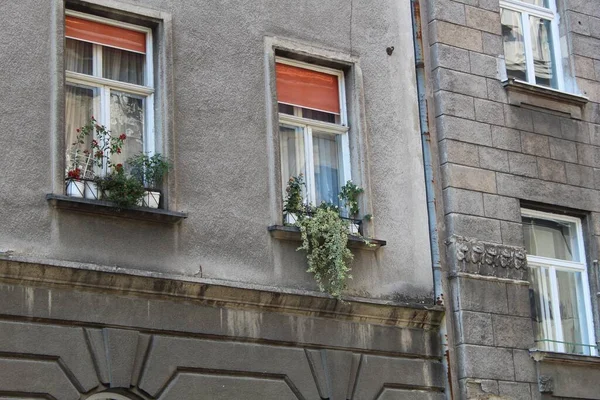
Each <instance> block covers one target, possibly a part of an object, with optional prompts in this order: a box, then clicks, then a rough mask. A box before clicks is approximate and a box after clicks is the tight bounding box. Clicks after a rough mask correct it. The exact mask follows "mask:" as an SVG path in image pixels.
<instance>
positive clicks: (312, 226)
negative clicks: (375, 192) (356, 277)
mask: <svg viewBox="0 0 600 400" xmlns="http://www.w3.org/2000/svg"><path fill="white" fill-rule="evenodd" d="M304 184H305V183H304V179H303V176H302V175H299V176H295V177H291V178H290V180H289V181H288V185H287V188H286V194H287V197H286V199H285V202H284V213H285V214H294V215H296V216H297V218H296V220H295V222H294V225H296V226H298V227H299V228H300V233H301V235H302V245H301V246H300V247H299V248H298V250H304V251H306V258H307V261H308V270H307V272H310V273H312V274H313V276H314V278H315V280H316V282H317V284H318V285H319V289H320V290H321V291H323V292H326V293H329V294H330V295H332V296H333V297H335V298H338V299H339V298H340V296H341V294H342V291H343V290H344V289H345V288H346V282H347V280H348V279H352V275H350V271H351V268H350V263H351V262H352V260H353V259H354V256H353V254H352V252H351V251H350V250H349V249H348V234H349V232H350V223H351V222H350V220H348V219H344V218H342V217H341V216H340V209H339V207H337V206H336V205H333V204H326V203H323V204H321V205H320V206H319V207H316V208H315V207H312V206H310V205H306V204H304V202H303V198H302V187H303V186H304ZM363 192H364V190H363V189H362V188H360V187H358V186H357V185H354V184H353V183H352V182H351V181H348V182H347V183H346V185H344V186H343V187H342V188H341V191H340V195H339V197H340V200H342V201H343V203H344V204H345V206H346V208H347V209H348V213H349V214H350V216H352V217H353V218H356V217H357V216H358V214H359V207H358V196H359V195H360V194H362V193H363ZM367 217H370V216H365V219H367ZM352 224H354V221H353V222H352ZM354 226H356V225H354ZM355 235H356V236H359V237H361V238H362V236H360V234H355ZM363 240H364V241H365V243H366V244H367V246H372V245H371V244H370V242H369V241H368V240H367V239H365V238H363Z"/></svg>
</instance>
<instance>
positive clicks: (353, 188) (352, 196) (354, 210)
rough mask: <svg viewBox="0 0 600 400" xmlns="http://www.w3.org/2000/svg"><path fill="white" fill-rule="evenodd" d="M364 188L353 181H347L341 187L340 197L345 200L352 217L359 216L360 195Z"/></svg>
mask: <svg viewBox="0 0 600 400" xmlns="http://www.w3.org/2000/svg"><path fill="white" fill-rule="evenodd" d="M364 191H365V190H364V189H363V188H361V187H358V186H357V185H355V184H354V183H352V181H348V182H346V184H345V185H344V186H342V187H341V189H340V194H339V195H338V197H339V198H340V200H342V201H343V202H344V204H345V205H346V207H347V208H348V212H349V214H350V217H351V218H356V217H358V213H359V211H360V210H359V208H358V196H360V195H361V194H362V193H364Z"/></svg>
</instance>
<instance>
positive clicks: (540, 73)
mask: <svg viewBox="0 0 600 400" xmlns="http://www.w3.org/2000/svg"><path fill="white" fill-rule="evenodd" d="M529 23H530V25H531V41H532V43H531V52H532V53H533V66H534V71H535V83H537V84H538V85H543V86H548V87H556V86H557V85H556V74H555V73H554V60H553V59H552V58H553V57H552V51H551V48H552V47H551V45H552V35H551V34H550V21H548V20H546V19H541V18H538V17H529Z"/></svg>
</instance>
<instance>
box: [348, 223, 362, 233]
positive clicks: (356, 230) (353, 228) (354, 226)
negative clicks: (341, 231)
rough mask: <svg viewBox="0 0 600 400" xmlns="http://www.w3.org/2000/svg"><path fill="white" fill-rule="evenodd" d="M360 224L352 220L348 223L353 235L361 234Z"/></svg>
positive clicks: (349, 230)
mask: <svg viewBox="0 0 600 400" xmlns="http://www.w3.org/2000/svg"><path fill="white" fill-rule="evenodd" d="M359 229H360V228H359V226H358V224H355V223H354V222H350V224H349V225H348V232H349V233H350V234H351V235H358V234H359Z"/></svg>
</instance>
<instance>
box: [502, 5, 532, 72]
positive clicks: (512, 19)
mask: <svg viewBox="0 0 600 400" xmlns="http://www.w3.org/2000/svg"><path fill="white" fill-rule="evenodd" d="M502 36H503V41H504V57H505V60H506V74H507V75H508V77H509V78H515V79H520V80H522V81H527V66H526V61H525V44H524V40H523V26H522V24H521V14H520V13H518V12H516V11H511V10H504V9H503V10H502Z"/></svg>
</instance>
